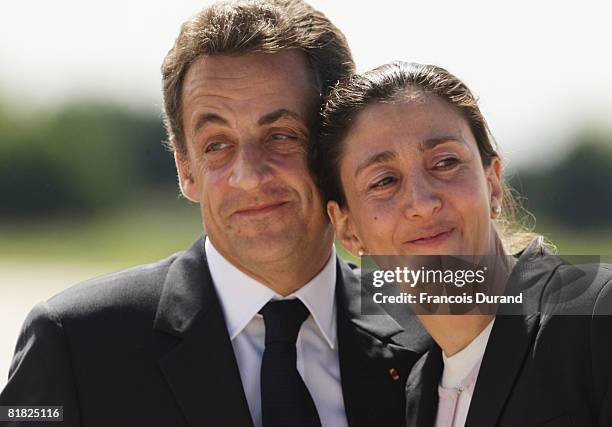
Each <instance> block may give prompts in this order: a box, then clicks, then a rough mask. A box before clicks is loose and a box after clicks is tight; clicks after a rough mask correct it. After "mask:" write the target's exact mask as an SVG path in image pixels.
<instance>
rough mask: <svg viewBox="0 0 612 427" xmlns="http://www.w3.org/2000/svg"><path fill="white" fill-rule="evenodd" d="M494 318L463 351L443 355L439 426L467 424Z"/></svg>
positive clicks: (450, 426)
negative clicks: (448, 355) (447, 355)
mask: <svg viewBox="0 0 612 427" xmlns="http://www.w3.org/2000/svg"><path fill="white" fill-rule="evenodd" d="M494 322H495V319H493V320H491V322H489V324H488V325H487V327H486V328H484V329H483V330H482V332H481V333H480V334H479V335H478V336H477V337H476V338H474V339H473V340H472V342H471V343H470V344H468V346H467V347H465V348H464V349H463V350H461V351H460V352H458V353H456V354H454V355H452V356H451V357H446V355H445V354H444V352H442V360H443V361H444V370H443V371H442V379H441V380H440V385H439V386H438V398H439V400H438V414H437V418H436V427H462V426H464V425H465V421H466V419H467V415H468V411H469V409H470V403H471V402H472V395H473V394H474V387H475V385H476V379H477V378H478V372H479V371H480V363H481V362H482V356H483V355H484V352H485V350H486V347H487V343H488V341H489V336H490V335H491V329H493V323H494Z"/></svg>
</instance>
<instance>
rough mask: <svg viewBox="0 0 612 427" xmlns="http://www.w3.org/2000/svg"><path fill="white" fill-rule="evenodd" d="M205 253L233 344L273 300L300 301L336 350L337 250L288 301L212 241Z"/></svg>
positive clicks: (205, 248)
mask: <svg viewBox="0 0 612 427" xmlns="http://www.w3.org/2000/svg"><path fill="white" fill-rule="evenodd" d="M204 250H205V252H206V258H207V260H208V266H209V269H210V274H211V276H212V280H213V284H214V286H215V290H216V291H217V295H218V296H219V301H220V303H221V309H222V310H223V315H224V316H225V322H226V324H227V330H228V333H229V336H230V339H231V340H234V338H236V337H237V336H238V335H239V334H240V333H241V332H242V330H243V329H244V328H245V327H246V325H247V324H248V323H249V322H250V321H251V320H252V319H253V317H255V316H256V315H259V314H258V312H259V310H261V309H262V307H263V306H264V305H266V303H267V302H268V301H270V300H271V299H291V298H299V299H300V301H302V303H304V305H305V306H306V308H308V310H309V311H310V314H312V317H313V319H314V321H315V323H316V325H317V327H318V328H319V331H320V332H321V334H322V335H323V337H324V338H325V341H326V342H327V344H328V345H329V346H330V348H331V349H334V348H335V346H336V339H337V326H336V304H335V295H336V293H335V291H336V250H335V248H333V246H332V253H331V256H330V257H329V259H328V260H327V263H326V264H325V266H324V267H323V269H322V270H321V271H320V272H319V273H318V274H317V275H316V276H315V277H313V278H312V280H310V281H309V282H308V283H306V284H305V285H304V286H302V287H301V288H300V289H298V290H297V291H295V292H294V293H292V294H290V295H288V296H286V297H282V296H281V295H279V294H278V293H276V292H274V291H273V290H272V289H270V288H268V287H267V286H265V285H264V284H262V283H260V282H258V281H257V280H255V279H253V278H252V277H250V276H248V275H247V274H245V273H243V272H242V271H240V270H239V269H238V268H236V267H235V266H234V265H233V264H232V263H230V262H229V261H228V260H227V259H225V258H224V257H223V255H221V253H219V251H218V250H217V249H216V248H215V247H214V246H213V244H212V242H211V241H210V239H209V238H208V237H206V241H205V243H204Z"/></svg>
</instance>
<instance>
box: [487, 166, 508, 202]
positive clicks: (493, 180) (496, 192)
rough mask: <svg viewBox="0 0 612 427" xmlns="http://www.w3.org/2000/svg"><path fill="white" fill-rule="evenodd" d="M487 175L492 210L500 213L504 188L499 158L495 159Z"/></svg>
mask: <svg viewBox="0 0 612 427" xmlns="http://www.w3.org/2000/svg"><path fill="white" fill-rule="evenodd" d="M485 173H486V175H487V183H488V184H489V197H490V204H491V210H493V211H499V210H501V205H502V198H503V196H504V194H503V193H504V191H503V186H502V173H503V168H502V163H501V160H500V159H499V157H497V156H495V157H493V159H492V160H491V164H490V165H489V167H488V168H487V169H486V170H485Z"/></svg>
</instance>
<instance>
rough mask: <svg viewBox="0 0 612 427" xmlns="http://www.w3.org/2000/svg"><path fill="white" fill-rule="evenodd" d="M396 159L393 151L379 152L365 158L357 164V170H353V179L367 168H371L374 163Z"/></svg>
mask: <svg viewBox="0 0 612 427" xmlns="http://www.w3.org/2000/svg"><path fill="white" fill-rule="evenodd" d="M396 158H397V153H396V152H395V151H390V150H387V151H381V152H379V153H375V154H373V155H371V156H369V157H367V158H366V159H365V160H362V161H361V162H359V165H357V169H355V177H357V175H359V174H360V173H361V172H362V171H363V170H364V169H366V168H367V167H369V166H372V165H374V164H376V163H385V162H389V161H391V160H395V159H396Z"/></svg>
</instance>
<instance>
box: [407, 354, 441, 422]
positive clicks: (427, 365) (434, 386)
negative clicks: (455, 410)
mask: <svg viewBox="0 0 612 427" xmlns="http://www.w3.org/2000/svg"><path fill="white" fill-rule="evenodd" d="M443 367H444V366H443V363H442V350H441V349H440V347H438V345H437V344H435V343H434V344H432V346H431V348H430V350H429V351H428V352H427V353H425V354H424V355H423V356H422V357H421V358H420V359H419V360H418V362H417V363H415V365H414V366H413V368H412V370H411V371H410V375H409V376H408V380H407V382H406V425H407V426H410V427H433V425H434V423H435V421H436V415H437V412H438V384H439V383H440V378H441V377H442V370H443Z"/></svg>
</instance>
